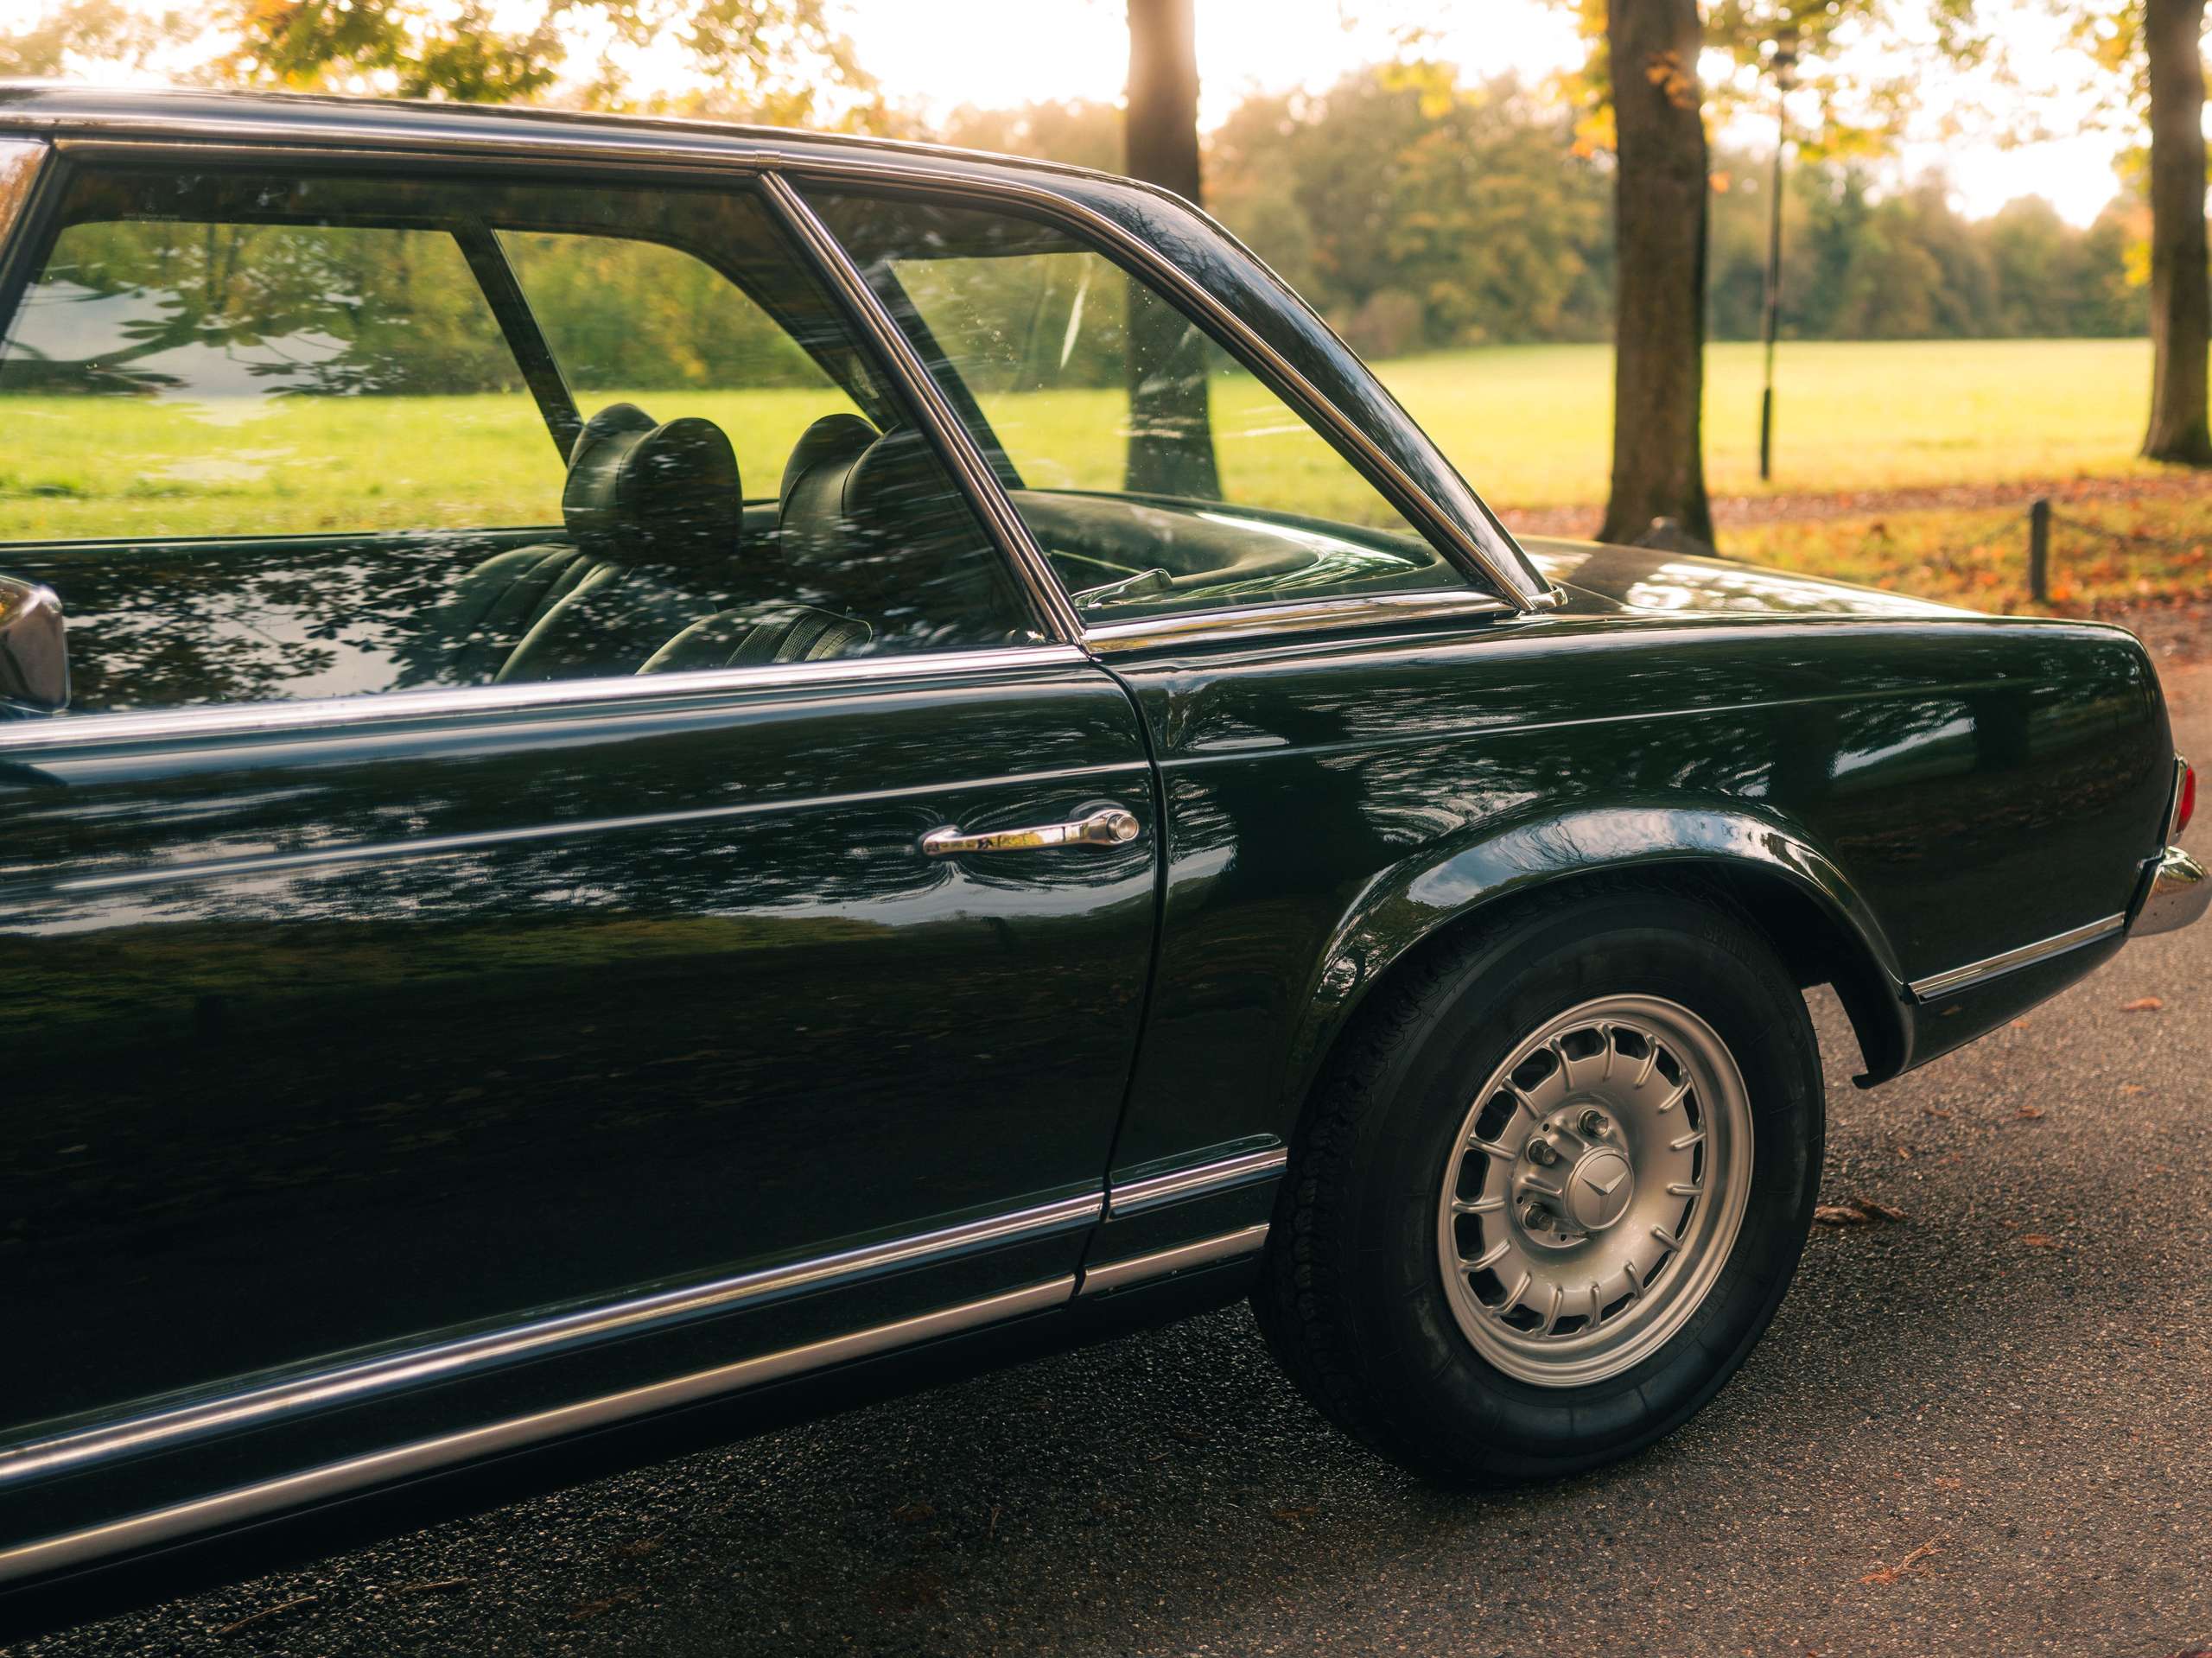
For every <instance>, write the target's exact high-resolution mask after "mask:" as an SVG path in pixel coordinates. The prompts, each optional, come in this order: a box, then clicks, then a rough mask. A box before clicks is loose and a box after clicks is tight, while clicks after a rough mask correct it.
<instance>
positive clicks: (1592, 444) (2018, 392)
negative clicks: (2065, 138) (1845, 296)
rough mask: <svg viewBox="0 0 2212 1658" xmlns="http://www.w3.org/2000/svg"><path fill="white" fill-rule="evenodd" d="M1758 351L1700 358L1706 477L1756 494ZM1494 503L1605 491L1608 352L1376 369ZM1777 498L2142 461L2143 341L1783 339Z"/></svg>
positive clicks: (1570, 351) (1718, 349) (1546, 502)
mask: <svg viewBox="0 0 2212 1658" xmlns="http://www.w3.org/2000/svg"><path fill="white" fill-rule="evenodd" d="M1759 355H1760V353H1759V347H1758V346H1753V345H1734V344H1730V345H1718V346H1713V347H1711V348H1710V349H1709V350H1708V352H1707V356H1706V389H1705V442H1706V479H1707V486H1709V487H1710V488H1711V490H1712V491H1713V493H1715V494H1719V495H1752V494H1758V493H1761V492H1762V491H1761V487H1760V485H1759V481H1758V444H1759ZM1376 369H1377V372H1379V373H1380V374H1381V376H1382V377H1383V380H1384V381H1385V383H1387V384H1389V388H1390V390H1391V391H1393V392H1395V393H1396V394H1397V397H1398V398H1399V400H1400V401H1401V402H1402V403H1404V404H1405V405H1406V408H1407V409H1408V411H1410V412H1411V414H1412V415H1413V416H1414V419H1415V420H1417V421H1419V422H1421V425H1422V426H1423V427H1424V428H1425V429H1427V432H1428V434H1429V435H1430V436H1432V437H1433V438H1434V439H1435V440H1436V441H1437V443H1438V445H1439V446H1440V448H1442V449H1443V450H1444V452H1445V454H1447V455H1449V456H1450V457H1451V458H1452V461H1454V462H1455V463H1456V464H1457V465H1458V466H1459V469H1460V471H1461V472H1463V473H1465V474H1466V476H1467V479H1468V481H1469V482H1471V483H1472V484H1473V485H1474V486H1475V488H1476V489H1477V490H1478V491H1479V492H1481V493H1482V494H1483V495H1484V497H1485V498H1486V499H1489V500H1490V502H1491V504H1492V505H1497V506H1501V507H1513V506H1554V505H1586V504H1591V503H1597V502H1602V501H1603V500H1604V499H1605V484H1606V478H1607V473H1608V470H1609V468H1610V466H1611V447H1612V351H1611V347H1610V346H1501V347H1497V348H1496V349H1492V350H1486V351H1465V352H1447V353H1440V354H1437V355H1434V356H1427V357H1409V358H1402V359H1398V360H1396V361H1395V362H1388V363H1383V364H1379V365H1376ZM1775 384H1776V391H1775V399H1776V406H1777V417H1776V434H1777V436H1776V444H1775V479H1774V483H1773V485H1772V486H1771V489H1772V491H1773V492H1785V493H1792V494H1795V493H1798V492H1829V491H1838V490H1859V489H1891V488H1900V487H1907V486H1916V485H1930V484H1955V483H2001V482H2005V481H2008V480H2016V479H2023V478H2048V477H2068V476H2073V475H2075V474H2076V473H2125V472H2129V471H2133V470H2135V469H2137V468H2138V467H2139V466H2140V465H2141V463H2140V462H2138V461H2135V460H2134V459H2133V453H2134V449H2135V446H2136V444H2137V443H2138V442H2139V441H2140V440H2141V438H2142V435H2143V421H2144V416H2145V412H2146V411H2147V410H2148V409H2149V407H2150V397H2151V348H2150V346H2149V344H2148V342H2147V341H2145V340H1932V341H1918V340H1913V341H1866V342H1860V341H1817V342H1811V343H1807V344H1792V343H1789V342H1788V341H1785V342H1783V346H1782V347H1781V349H1780V353H1779V355H1778V357H1777V369H1776V374H1775Z"/></svg>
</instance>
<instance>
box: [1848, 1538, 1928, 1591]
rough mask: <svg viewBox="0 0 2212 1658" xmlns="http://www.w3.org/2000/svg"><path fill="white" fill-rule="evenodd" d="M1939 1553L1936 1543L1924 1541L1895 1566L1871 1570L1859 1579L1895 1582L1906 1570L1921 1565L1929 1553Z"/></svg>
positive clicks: (1862, 1580) (1869, 1581)
mask: <svg viewBox="0 0 2212 1658" xmlns="http://www.w3.org/2000/svg"><path fill="white" fill-rule="evenodd" d="M1935 1553H1940V1551H1939V1550H1938V1549H1937V1548H1936V1545H1935V1544H1933V1543H1923V1544H1922V1545H1921V1546H1920V1547H1918V1548H1916V1549H1915V1550H1913V1551H1912V1553H1910V1554H1908V1555H1906V1556H1905V1557H1904V1559H1903V1560H1899V1561H1898V1562H1897V1564H1896V1565H1895V1566H1882V1567H1880V1568H1878V1569H1877V1570H1875V1571H1872V1572H1868V1573H1867V1574H1866V1576H1865V1577H1863V1578H1861V1579H1859V1582H1861V1583H1895V1582H1896V1581H1897V1579H1899V1578H1901V1577H1903V1576H1904V1574H1905V1573H1906V1572H1910V1571H1911V1570H1912V1568H1913V1567H1914V1566H1917V1565H1919V1564H1920V1562H1921V1561H1923V1560H1926V1559H1927V1558H1928V1557H1929V1555H1931V1554H1935Z"/></svg>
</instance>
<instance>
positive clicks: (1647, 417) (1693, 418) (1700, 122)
mask: <svg viewBox="0 0 2212 1658" xmlns="http://www.w3.org/2000/svg"><path fill="white" fill-rule="evenodd" d="M2199 3H2202V0H2199ZM1605 41H1606V45H1607V48H1608V51H1609V54H1610V55H1611V62H1612V83H1613V111H1614V120H1615V123H1616V125H1617V127H1618V132H1619V138H1620V149H1619V156H1620V168H1619V173H1618V177H1617V179H1616V181H1615V185H1614V201H1613V221H1614V224H1615V226H1616V227H1617V230H1618V249H1619V257H1618V269H1619V275H1618V278H1617V280H1616V284H1615V292H1614V305H1613V312H1614V325H1615V326H1614V336H1613V482H1612V499H1611V502H1610V503H1609V504H1608V505H1607V506H1606V508H1605V526H1604V527H1603V528H1602V529H1600V530H1599V532H1598V535H1599V539H1600V540H1602V541H1615V542H1632V541H1634V540H1636V539H1637V537H1640V536H1641V535H1643V533H1644V531H1645V530H1648V529H1649V527H1650V525H1651V523H1652V520H1654V519H1655V518H1672V519H1674V520H1675V521H1676V522H1677V523H1678V524H1680V525H1681V528H1682V529H1683V530H1685V531H1687V532H1688V534H1690V535H1692V536H1694V537H1696V538H1697V539H1698V540H1700V541H1702V542H1710V541H1711V540H1712V539H1713V509H1712V507H1711V505H1709V504H1708V503H1707V500H1706V495H1705V452H1704V435H1703V429H1704V403H1705V257H1706V256H1705V221H1706V200H1707V195H1706V192H1707V183H1706V171H1707V168H1706V145H1705V117H1704V114H1703V112H1702V111H1701V110H1700V107H1699V105H1700V93H1699V88H1698V80H1697V54H1698V48H1699V46H1700V29H1699V23H1698V7H1697V0H1607V3H1606V8H1605Z"/></svg>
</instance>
